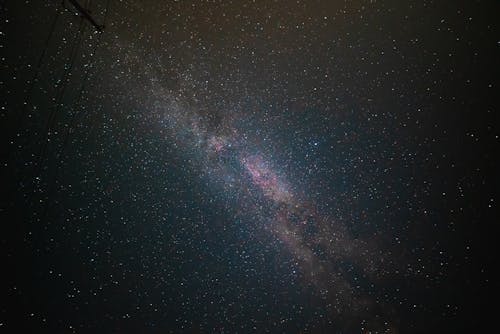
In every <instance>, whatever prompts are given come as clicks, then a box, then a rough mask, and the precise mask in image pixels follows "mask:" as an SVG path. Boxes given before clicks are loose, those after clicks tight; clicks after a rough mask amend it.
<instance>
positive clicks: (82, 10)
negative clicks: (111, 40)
mask: <svg viewBox="0 0 500 334" xmlns="http://www.w3.org/2000/svg"><path fill="white" fill-rule="evenodd" d="M68 1H69V2H70V3H71V4H72V5H73V6H74V7H75V8H76V10H77V11H78V12H79V13H80V14H82V16H83V17H84V18H85V19H86V20H87V21H89V22H90V23H91V24H92V25H93V26H94V28H95V29H96V30H97V31H99V32H102V31H103V30H104V26H103V25H99V24H97V22H96V21H95V20H94V18H93V17H92V16H91V15H90V13H89V12H88V11H87V10H86V9H85V8H83V7H82V6H81V5H80V4H79V3H78V1H76V0H68Z"/></svg>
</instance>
